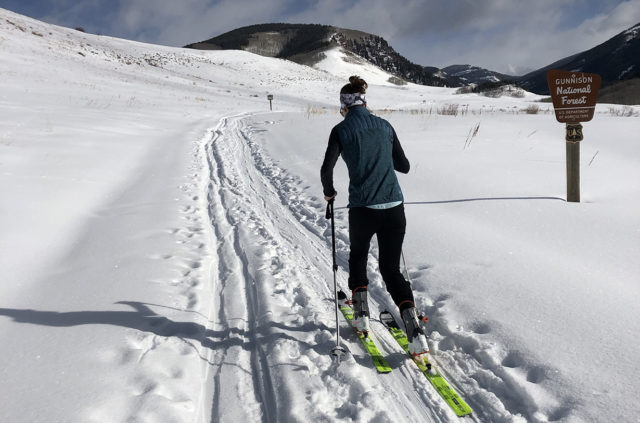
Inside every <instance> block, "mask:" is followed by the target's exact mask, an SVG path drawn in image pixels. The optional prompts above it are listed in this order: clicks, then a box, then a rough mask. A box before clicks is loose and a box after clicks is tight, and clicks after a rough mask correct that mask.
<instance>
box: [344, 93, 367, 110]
mask: <svg viewBox="0 0 640 423" xmlns="http://www.w3.org/2000/svg"><path fill="white" fill-rule="evenodd" d="M364 104H367V101H366V100H365V96H364V94H362V93H355V94H340V108H341V109H344V108H349V107H351V106H360V105H364Z"/></svg>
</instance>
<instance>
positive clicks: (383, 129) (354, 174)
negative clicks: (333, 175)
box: [335, 106, 404, 207]
mask: <svg viewBox="0 0 640 423" xmlns="http://www.w3.org/2000/svg"><path fill="white" fill-rule="evenodd" d="M335 129H336V130H337V132H338V136H339V138H340V143H341V145H342V153H341V155H342V158H343V160H344V161H345V163H346V164H347V168H348V169H349V207H366V206H372V205H375V204H384V203H390V202H393V201H404V198H403V197H402V191H401V190H400V185H399V184H398V179H397V177H396V173H395V171H394V169H393V158H392V153H391V152H392V147H393V128H392V127H391V124H390V123H389V122H387V121H386V120H384V119H381V118H379V117H377V116H374V115H372V114H371V113H370V112H369V111H368V110H367V109H366V108H365V107H362V106H357V107H352V108H350V109H349V113H347V116H346V117H345V119H344V120H343V121H342V122H340V123H339V124H338V125H336V127H335Z"/></svg>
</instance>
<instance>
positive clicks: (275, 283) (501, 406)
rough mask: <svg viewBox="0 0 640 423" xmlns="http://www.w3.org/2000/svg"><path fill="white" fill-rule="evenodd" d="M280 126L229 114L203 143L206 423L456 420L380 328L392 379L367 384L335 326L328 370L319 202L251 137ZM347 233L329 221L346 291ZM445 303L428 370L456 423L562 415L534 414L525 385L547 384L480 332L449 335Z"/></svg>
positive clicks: (329, 314)
mask: <svg viewBox="0 0 640 423" xmlns="http://www.w3.org/2000/svg"><path fill="white" fill-rule="evenodd" d="M277 124H284V122H283V120H282V119H278V116H277V114H262V113H260V114H249V113H248V114H240V115H235V116H229V117H225V118H223V119H222V120H221V121H220V122H219V124H218V125H217V126H216V127H215V128H213V129H211V130H210V134H209V135H208V136H207V137H205V139H204V144H203V150H204V154H205V155H206V159H207V160H206V162H207V166H208V169H209V172H208V179H207V181H206V183H203V184H202V185H206V186H207V201H208V218H209V221H210V222H211V225H212V228H213V234H214V240H213V244H214V245H215V249H216V254H215V258H214V259H213V263H212V268H215V269H217V271H216V272H214V274H213V276H212V281H211V287H212V290H213V295H212V297H213V298H214V303H213V304H212V310H213V315H212V316H211V317H210V319H211V324H212V328H211V331H210V332H209V333H210V334H213V335H212V339H209V340H207V342H206V343H205V344H204V345H208V346H209V347H210V348H211V352H210V355H211V356H210V357H209V359H208V360H209V362H210V363H211V365H212V370H211V372H212V375H211V377H212V379H213V381H214V386H213V400H212V407H211V421H263V422H280V421H303V420H306V421H344V420H353V421H362V422H365V421H377V422H398V421H432V422H449V421H457V420H458V418H457V417H456V416H455V415H454V414H453V413H452V411H451V410H450V409H448V407H447V405H446V404H445V403H444V402H443V401H442V400H441V398H440V397H439V396H438V394H437V393H436V391H435V390H434V389H433V388H432V387H431V386H430V385H429V383H428V382H427V380H426V379H425V377H424V375H422V374H421V373H420V372H419V371H418V369H417V368H416V367H415V366H414V364H413V363H412V362H411V360H409V359H408V358H407V357H406V355H405V354H404V353H403V352H402V351H401V350H400V349H399V347H398V346H397V344H396V342H395V340H394V339H393V338H392V337H391V336H390V335H389V334H388V333H387V332H386V330H384V328H383V326H382V325H381V324H380V322H379V321H377V319H375V318H374V323H373V333H374V337H375V339H376V340H377V341H378V344H379V346H380V347H381V350H382V351H383V353H385V354H386V356H387V360H388V361H389V363H390V364H391V366H392V367H393V368H394V371H393V372H392V373H391V374H376V372H375V369H374V367H373V366H372V363H371V362H370V357H368V355H367V354H366V353H365V352H364V350H363V348H362V346H361V345H360V343H359V341H358V340H357V338H356V336H355V334H354V333H353V332H352V331H351V330H350V329H349V328H348V327H347V324H346V322H345V321H344V320H341V321H340V325H341V328H343V329H342V332H341V336H342V338H343V340H344V342H345V343H346V345H347V348H348V350H349V351H350V355H349V356H348V358H347V359H346V361H344V362H343V363H341V364H340V365H339V366H336V363H335V362H334V361H333V360H332V358H331V356H330V354H329V351H330V350H331V347H332V346H333V345H334V344H335V328H334V325H335V317H334V314H333V304H332V299H333V290H332V287H331V283H330V278H331V253H330V247H329V234H330V232H329V230H330V227H329V224H328V221H326V220H325V217H324V213H323V212H324V209H323V207H324V206H325V204H324V201H323V200H322V199H321V198H319V197H317V196H313V195H312V194H311V193H309V192H307V191H306V188H308V187H306V186H305V183H304V181H302V180H301V179H300V178H299V177H297V176H294V175H291V174H288V173H287V172H286V171H283V170H282V169H281V168H279V167H278V166H276V165H275V164H274V161H273V159H272V158H270V157H269V156H268V155H267V154H266V152H265V151H264V149H263V148H261V146H260V144H259V143H258V142H257V141H256V139H255V138H256V137H255V134H257V133H261V135H262V136H263V137H269V127H270V126H272V125H277ZM203 174H206V173H203ZM343 213H344V211H338V214H342V215H343V217H344V214H343ZM343 220H344V219H343ZM346 233H347V232H346V228H345V227H344V225H340V224H338V228H337V248H338V263H339V266H340V269H339V284H340V285H342V288H346V286H345V285H346V283H345V281H346V269H347V267H346V257H347V255H348V238H347V235H346ZM375 252H376V250H375V249H374V250H373V252H372V257H371V258H370V261H369V266H371V274H375V267H376V265H375V263H376V259H375ZM414 276H419V269H414ZM371 294H372V295H371V305H370V307H371V309H372V316H374V317H375V316H377V315H378V314H379V312H380V311H382V310H383V309H390V307H391V306H392V305H391V304H390V302H389V299H388V298H387V294H386V293H385V292H384V288H383V286H382V282H381V280H380V278H379V277H376V278H374V279H373V280H372V285H371ZM447 299H448V298H446V297H442V298H436V299H433V306H432V307H429V308H428V309H426V310H425V312H427V314H428V315H430V317H431V319H432V321H433V322H434V323H433V325H434V326H433V327H432V328H431V330H432V331H433V334H432V340H431V342H432V348H434V347H435V350H436V355H435V357H434V362H435V363H436V365H437V367H438V369H440V371H441V372H442V374H443V375H444V376H445V377H447V378H448V380H449V381H450V383H451V384H452V386H454V387H455V389H457V390H458V391H459V392H460V394H461V396H463V398H464V399H465V400H466V401H467V402H468V403H469V404H470V405H471V407H472V408H473V409H474V414H473V415H471V416H467V417H465V418H464V420H465V421H478V422H482V421H484V422H487V421H491V422H513V421H556V420H560V419H562V417H564V416H565V411H564V410H565V409H564V408H561V407H560V408H558V409H557V410H556V412H555V413H554V414H553V415H549V416H544V415H542V414H541V413H540V412H539V411H538V409H537V407H536V403H535V400H534V398H532V396H531V394H530V393H529V388H525V387H524V385H527V384H528V385H531V384H534V385H535V384H536V383H537V382H540V381H542V380H543V379H544V376H543V374H544V371H545V370H544V368H543V367H536V366H530V367H529V368H528V370H527V371H526V372H524V373H522V372H516V371H514V370H515V369H517V368H520V367H522V366H523V365H524V363H523V362H522V360H520V359H519V357H518V354H517V353H513V354H511V355H510V356H508V357H507V358H506V359H505V360H503V361H502V362H497V361H496V359H495V358H494V356H495V355H494V354H492V353H491V350H492V349H493V348H495V346H494V345H490V344H484V343H483V342H482V339H481V336H482V334H483V333H486V331H488V330H489V328H488V327H487V326H483V325H480V326H478V327H475V328H473V330H471V331H464V330H460V329H459V328H458V329H456V328H450V327H448V324H447V318H446V313H445V312H444V311H443V310H444V307H443V306H444V305H445V304H446V302H447ZM392 310H393V309H392ZM393 312H395V310H393ZM237 400H240V401H241V403H242V407H239V406H238V404H237ZM289 404H294V407H293V409H290V408H288V405H289Z"/></svg>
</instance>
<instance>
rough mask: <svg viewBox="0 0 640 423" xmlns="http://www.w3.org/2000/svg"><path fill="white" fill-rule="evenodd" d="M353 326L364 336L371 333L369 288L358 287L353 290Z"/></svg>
mask: <svg viewBox="0 0 640 423" xmlns="http://www.w3.org/2000/svg"><path fill="white" fill-rule="evenodd" d="M352 302H353V322H352V324H353V327H355V328H356V330H357V331H358V332H362V333H363V334H364V336H368V334H369V329H370V327H369V302H368V298H367V288H366V287H364V288H356V289H355V290H354V291H353V297H352Z"/></svg>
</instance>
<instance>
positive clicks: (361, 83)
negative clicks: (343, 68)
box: [349, 75, 368, 94]
mask: <svg viewBox="0 0 640 423" xmlns="http://www.w3.org/2000/svg"><path fill="white" fill-rule="evenodd" d="M349 82H350V83H351V85H352V86H353V87H354V88H356V92H359V93H362V94H364V93H365V91H366V90H367V88H368V85H367V82H366V81H365V80H364V79H362V78H360V77H359V76H358V75H353V76H350V77H349Z"/></svg>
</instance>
